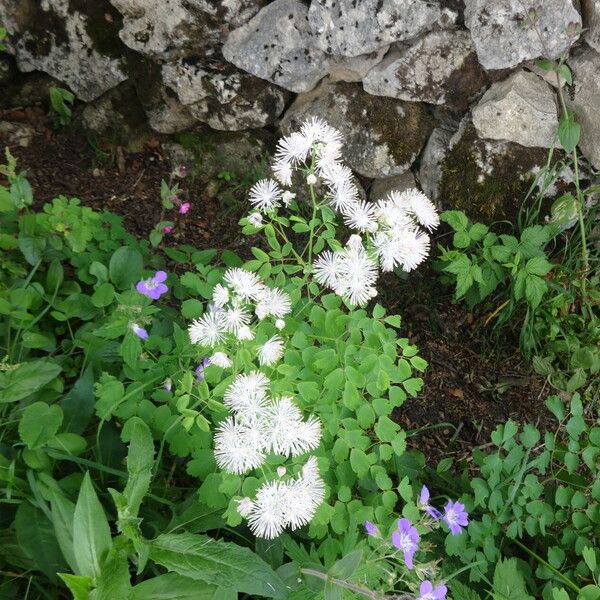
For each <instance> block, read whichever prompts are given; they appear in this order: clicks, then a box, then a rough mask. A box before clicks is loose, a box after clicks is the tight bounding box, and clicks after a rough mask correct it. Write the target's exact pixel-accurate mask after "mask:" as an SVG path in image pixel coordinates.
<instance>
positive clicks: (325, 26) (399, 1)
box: [308, 0, 457, 56]
mask: <svg viewBox="0 0 600 600" xmlns="http://www.w3.org/2000/svg"><path fill="white" fill-rule="evenodd" d="M456 17H457V15H456V13H455V12H453V11H451V10H449V9H442V8H441V6H440V3H439V2H431V1H427V0H361V1H360V2H356V0H313V2H312V3H311V5H310V9H309V11H308V20H309V23H310V27H311V28H312V31H313V32H314V33H315V35H316V36H317V40H318V45H319V47H320V48H321V50H323V51H324V52H326V53H327V54H333V55H342V56H358V55H359V54H365V53H367V52H373V51H374V50H377V49H379V48H381V47H382V46H385V45H387V44H391V43H392V42H397V41H401V40H407V39H411V38H414V37H416V36H418V35H420V34H422V33H424V32H425V31H428V30H429V29H431V27H432V26H433V25H434V24H435V23H436V22H441V24H442V25H449V24H452V23H453V22H454V20H455V19H456Z"/></svg>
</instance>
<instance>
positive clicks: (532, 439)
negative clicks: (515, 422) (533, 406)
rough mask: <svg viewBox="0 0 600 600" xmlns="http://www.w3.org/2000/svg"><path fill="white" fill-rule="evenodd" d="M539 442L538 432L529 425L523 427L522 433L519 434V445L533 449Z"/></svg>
mask: <svg viewBox="0 0 600 600" xmlns="http://www.w3.org/2000/svg"><path fill="white" fill-rule="evenodd" d="M539 440H540V432H539V431H538V430H537V429H536V428H535V427H534V426H533V425H530V424H529V423H526V424H525V425H523V432H522V433H521V443H522V444H523V446H525V447H526V448H533V446H535V445H536V444H537V443H538V442H539Z"/></svg>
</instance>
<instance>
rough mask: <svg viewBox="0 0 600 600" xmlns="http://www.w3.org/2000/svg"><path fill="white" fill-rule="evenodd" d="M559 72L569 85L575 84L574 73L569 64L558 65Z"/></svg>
mask: <svg viewBox="0 0 600 600" xmlns="http://www.w3.org/2000/svg"><path fill="white" fill-rule="evenodd" d="M558 73H559V75H560V76H561V77H562V78H563V79H564V80H565V81H566V82H567V85H573V74H572V73H571V69H569V67H568V66H567V65H565V64H562V65H560V67H558Z"/></svg>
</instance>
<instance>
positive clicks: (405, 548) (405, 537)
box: [392, 519, 419, 569]
mask: <svg viewBox="0 0 600 600" xmlns="http://www.w3.org/2000/svg"><path fill="white" fill-rule="evenodd" d="M392 544H393V545H394V546H395V547H396V548H398V550H402V552H404V562H405V563H406V566H407V567H408V568H409V569H414V565H413V556H414V555H415V552H416V551H417V550H418V549H419V532H418V531H417V530H416V529H415V528H414V527H413V526H412V525H411V522H410V521H409V520H408V519H400V520H399V521H398V529H396V531H394V533H392Z"/></svg>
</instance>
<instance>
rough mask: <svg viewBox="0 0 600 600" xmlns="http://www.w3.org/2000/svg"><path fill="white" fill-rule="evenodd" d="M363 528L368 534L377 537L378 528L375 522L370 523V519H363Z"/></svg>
mask: <svg viewBox="0 0 600 600" xmlns="http://www.w3.org/2000/svg"><path fill="white" fill-rule="evenodd" d="M365 530H366V531H367V534H368V535H371V536H373V537H379V529H378V528H377V525H375V523H371V521H365Z"/></svg>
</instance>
